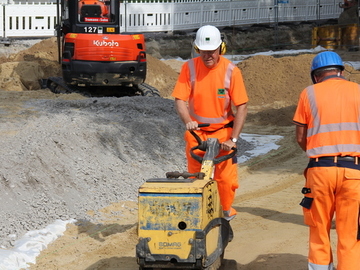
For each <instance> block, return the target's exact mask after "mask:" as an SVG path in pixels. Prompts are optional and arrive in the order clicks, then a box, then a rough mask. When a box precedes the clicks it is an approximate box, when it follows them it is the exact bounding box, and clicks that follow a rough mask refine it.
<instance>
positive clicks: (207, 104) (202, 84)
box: [172, 25, 248, 220]
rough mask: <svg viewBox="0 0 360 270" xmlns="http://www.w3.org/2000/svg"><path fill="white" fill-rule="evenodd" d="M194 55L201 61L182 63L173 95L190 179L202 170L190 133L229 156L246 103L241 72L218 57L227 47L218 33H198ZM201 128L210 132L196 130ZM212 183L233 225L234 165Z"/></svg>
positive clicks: (222, 168) (223, 166)
mask: <svg viewBox="0 0 360 270" xmlns="http://www.w3.org/2000/svg"><path fill="white" fill-rule="evenodd" d="M194 49H195V51H196V52H197V53H198V54H199V56H198V57H195V58H192V59H190V60H189V61H187V62H186V63H184V65H183V66H182V69H181V72H180V75H179V78H178V80H177V83H176V85H175V88H174V91H173V93H172V96H173V97H174V98H175V107H176V110H177V113H178V114H179V116H180V118H181V120H182V121H183V123H184V124H185V128H186V130H187V131H186V132H185V136H184V137H185V141H186V156H187V161H188V162H187V163H188V164H187V165H188V171H189V172H190V173H196V172H200V167H201V164H200V163H199V162H198V161H196V160H195V159H193V158H192V157H191V155H190V149H191V148H192V147H195V146H196V145H197V144H198V143H197V141H196V139H195V138H194V137H193V136H192V135H191V134H190V132H188V131H191V130H193V131H194V132H196V133H197V135H199V137H200V138H201V139H202V140H203V141H205V140H206V139H207V138H217V139H219V142H220V143H221V150H220V153H219V155H224V154H228V153H229V151H231V149H232V148H233V147H236V142H237V140H238V138H239V136H240V132H241V130H242V128H243V126H244V122H245V118H246V114H247V102H248V97H247V93H246V90H245V86H244V82H243V77H242V74H241V71H240V69H239V68H238V67H236V66H235V65H234V64H233V63H232V62H231V61H229V60H228V59H226V58H225V57H223V56H222V55H221V54H225V51H226V44H225V42H224V41H223V40H222V38H221V34H220V31H219V29H218V28H216V27H215V26H211V25H205V26H203V27H201V28H199V29H198V31H197V33H196V38H195V41H194ZM233 106H234V107H235V108H236V111H235V113H233V111H232V107H233ZM205 123H209V124H210V126H208V127H202V128H201V129H200V128H199V127H198V125H199V124H205ZM196 154H198V155H201V154H202V155H203V153H196ZM214 179H215V180H216V181H217V185H218V189H219V195H220V202H221V205H222V209H223V211H224V217H225V219H227V220H231V219H232V218H234V217H235V215H236V210H235V209H234V208H232V203H233V200H234V197H235V192H236V189H237V188H238V187H239V184H238V176H237V164H236V159H229V160H226V161H224V162H221V163H219V164H217V165H216V167H215V172H214Z"/></svg>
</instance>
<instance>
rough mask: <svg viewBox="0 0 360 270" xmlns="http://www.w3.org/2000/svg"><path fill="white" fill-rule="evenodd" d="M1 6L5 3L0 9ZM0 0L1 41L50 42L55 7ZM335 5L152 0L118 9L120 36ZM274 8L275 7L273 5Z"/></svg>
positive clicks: (331, 13)
mask: <svg viewBox="0 0 360 270" xmlns="http://www.w3.org/2000/svg"><path fill="white" fill-rule="evenodd" d="M1 1H6V3H3V4H1ZM7 2H8V0H0V37H3V38H6V37H8V38H10V37H50V36H54V27H55V25H56V3H51V2H48V3H38V2H37V3H28V2H27V3H14V2H11V3H7ZM338 2H339V0H287V1H279V0H259V1H257V0H253V1H244V0H238V1H229V0H217V1H215V0H167V1H166V0H165V1H164V0H158V1H156V0H154V1H152V2H151V3H146V2H144V1H140V0H137V1H124V2H123V3H121V4H120V22H121V27H120V30H121V32H163V31H176V30H184V31H185V30H195V29H197V28H199V27H201V26H202V25H205V24H212V25H216V26H218V27H225V26H241V25H251V24H274V23H279V22H298V21H316V20H327V19H336V18H338V17H339V15H340V13H341V11H342V9H341V8H339V5H338ZM274 3H276V4H274Z"/></svg>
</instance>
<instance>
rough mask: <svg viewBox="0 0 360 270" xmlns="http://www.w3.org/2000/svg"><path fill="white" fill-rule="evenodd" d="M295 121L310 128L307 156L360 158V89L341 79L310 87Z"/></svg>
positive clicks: (306, 90) (300, 100)
mask: <svg viewBox="0 0 360 270" xmlns="http://www.w3.org/2000/svg"><path fill="white" fill-rule="evenodd" d="M293 121H294V123H295V124H297V125H306V126H307V149H306V154H307V156H308V157H310V158H316V157H322V156H360V86H359V85H358V84H357V83H354V82H350V81H347V80H345V79H343V78H340V77H335V78H330V79H327V80H325V81H323V82H321V83H317V84H315V85H312V86H309V87H307V88H306V89H304V90H303V92H302V93H301V95H300V99H299V103H298V107H297V109H296V112H295V115H294V118H293Z"/></svg>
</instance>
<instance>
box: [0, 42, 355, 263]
mask: <svg viewBox="0 0 360 270" xmlns="http://www.w3.org/2000/svg"><path fill="white" fill-rule="evenodd" d="M54 42H55V40H54V39H48V40H44V41H43V42H40V43H38V44H36V45H34V46H32V47H31V48H29V49H27V50H24V51H21V52H20V53H15V54H12V55H10V56H8V55H6V56H3V57H2V58H1V62H0V72H1V73H0V89H1V91H0V115H1V118H0V119H1V121H0V136H1V140H0V149H1V155H0V161H1V164H2V165H1V172H0V188H1V196H0V216H1V217H2V222H1V225H0V234H1V235H0V239H1V242H0V245H1V246H2V248H10V247H11V245H12V244H13V243H14V241H15V240H16V238H17V237H21V235H22V234H23V233H25V232H26V231H27V230H34V229H40V228H43V227H45V226H46V225H47V224H49V223H51V222H53V221H54V220H56V219H58V218H60V219H64V220H66V219H70V218H75V219H77V220H78V222H77V223H75V224H70V225H68V229H67V230H66V232H65V234H64V236H62V237H60V238H59V239H58V240H56V241H54V242H53V243H52V244H50V245H49V246H48V248H47V249H46V250H44V251H43V252H42V253H41V255H40V256H39V257H38V258H37V262H36V264H35V265H32V266H31V267H30V269H31V270H35V269H38V270H48V269H59V270H82V269H84V270H85V269H86V270H95V269H96V270H98V269H101V270H105V269H121V270H135V269H138V266H137V263H136V258H135V245H136V243H137V235H136V233H137V227H136V226H137V202H136V200H137V189H138V187H139V186H140V185H141V184H142V183H143V182H144V181H145V180H146V179H148V178H152V177H164V176H165V173H166V172H168V171H176V170H178V171H183V170H185V158H184V153H183V141H182V134H183V126H182V124H181V123H180V122H179V120H178V118H177V116H176V113H175V111H174V107H173V101H172V100H171V98H169V96H170V93H171V90H172V87H173V85H174V83H175V80H176V77H177V72H178V70H179V66H180V65H181V63H179V62H178V61H174V60H168V61H159V60H158V59H156V58H155V57H151V55H149V64H148V65H149V66H148V78H147V82H148V83H149V84H150V85H153V86H155V87H157V88H158V89H159V90H160V93H161V96H162V97H161V98H145V97H124V98H114V97H92V98H89V97H85V96H83V95H81V94H69V95H59V94H53V93H51V92H50V91H49V90H47V89H43V90H39V84H38V80H39V79H41V78H46V77H47V76H53V75H54V74H58V73H59V67H58V65H57V64H56V58H57V55H56V46H55V43H54ZM340 53H341V55H342V56H343V58H344V60H345V61H358V60H360V57H359V53H358V52H345V51H340ZM312 57H313V55H300V56H288V57H276V58H275V57H272V56H255V57H251V58H249V59H247V60H245V61H243V62H241V63H239V64H238V66H239V67H240V68H241V70H242V71H243V75H244V78H245V84H246V86H247V89H248V94H249V97H250V102H249V115H248V118H247V122H246V125H245V128H244V132H245V133H252V134H264V135H265V134H271V135H274V134H275V135H282V136H284V139H283V140H281V141H280V142H279V144H280V145H281V146H280V148H279V149H278V150H274V151H271V152H270V153H268V154H266V155H264V156H260V157H257V158H254V159H251V160H249V161H248V162H246V163H243V164H239V172H240V178H239V182H240V189H239V190H238V196H237V198H236V200H235V204H234V207H235V208H236V209H237V211H238V216H237V217H236V218H235V219H234V220H233V221H231V225H232V228H233V230H234V240H233V241H232V242H231V243H230V244H229V245H228V247H227V249H226V251H225V258H224V259H225V260H224V265H223V266H222V269H224V270H225V269H226V270H239V269H251V270H260V269H266V270H279V269H284V270H285V269H286V270H288V269H294V270H302V269H306V254H307V227H306V226H304V225H303V221H302V212H301V211H302V210H301V207H300V206H299V202H300V200H301V198H302V194H301V193H300V190H301V188H302V185H303V182H304V179H303V176H302V171H303V169H304V167H305V166H306V162H307V159H306V157H305V155H304V154H303V153H302V152H301V151H300V149H299V147H298V146H297V145H296V143H295V141H294V127H293V126H292V124H291V119H292V116H293V113H294V109H295V105H296V102H297V98H298V95H299V93H300V91H301V90H302V89H303V88H304V87H306V86H307V85H309V84H310V83H311V82H310V79H309V65H310V61H311V59H312ZM346 77H347V78H348V79H350V80H352V81H356V82H360V77H359V72H358V71H356V70H354V69H352V68H351V67H350V66H347V69H346ZM239 148H240V149H241V145H239ZM14 234H16V235H15V236H14ZM332 234H334V230H332ZM335 240H336V238H335V237H334V238H333V241H335Z"/></svg>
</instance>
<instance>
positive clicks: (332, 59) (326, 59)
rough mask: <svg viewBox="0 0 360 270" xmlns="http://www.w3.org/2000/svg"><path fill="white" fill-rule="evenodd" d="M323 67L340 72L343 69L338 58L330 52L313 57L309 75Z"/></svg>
mask: <svg viewBox="0 0 360 270" xmlns="http://www.w3.org/2000/svg"><path fill="white" fill-rule="evenodd" d="M324 67H337V68H339V69H340V70H344V69H345V67H344V64H343V62H342V60H341V58H340V56H339V55H338V54H337V53H335V52H331V51H326V52H321V53H319V54H318V55H316V56H315V57H314V59H313V61H312V65H311V74H313V72H314V71H315V70H317V69H319V68H324Z"/></svg>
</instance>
